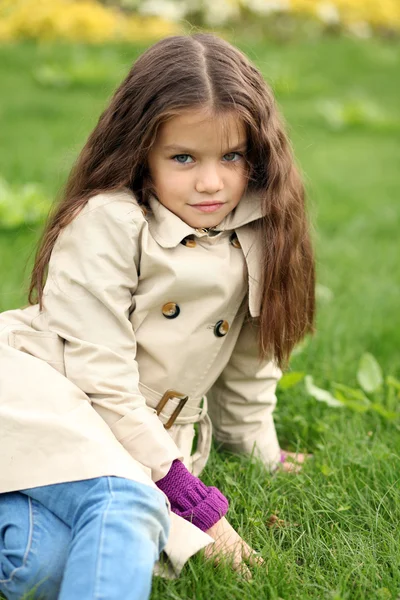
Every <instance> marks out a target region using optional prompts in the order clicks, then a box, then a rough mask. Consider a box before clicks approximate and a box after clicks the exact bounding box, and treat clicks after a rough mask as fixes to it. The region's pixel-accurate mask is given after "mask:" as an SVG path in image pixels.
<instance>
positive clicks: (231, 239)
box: [229, 232, 242, 248]
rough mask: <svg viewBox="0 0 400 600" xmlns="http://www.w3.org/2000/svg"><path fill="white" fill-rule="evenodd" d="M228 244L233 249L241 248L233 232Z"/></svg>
mask: <svg viewBox="0 0 400 600" xmlns="http://www.w3.org/2000/svg"><path fill="white" fill-rule="evenodd" d="M229 241H230V243H231V244H232V246H234V247H235V248H241V247H242V246H241V245H240V242H239V240H238V237H237V235H236V233H235V232H233V233H232V234H231V236H230V238H229Z"/></svg>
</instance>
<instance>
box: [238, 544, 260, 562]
mask: <svg viewBox="0 0 400 600" xmlns="http://www.w3.org/2000/svg"><path fill="white" fill-rule="evenodd" d="M242 556H243V558H245V559H246V560H248V561H249V564H250V566H251V567H261V566H263V565H265V561H264V559H263V558H262V556H260V555H259V554H258V552H256V550H253V548H251V547H250V546H249V545H248V544H246V543H245V544H244V546H243V549H242Z"/></svg>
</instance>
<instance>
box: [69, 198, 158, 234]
mask: <svg viewBox="0 0 400 600" xmlns="http://www.w3.org/2000/svg"><path fill="white" fill-rule="evenodd" d="M85 217H86V218H90V217H93V219H94V220H96V221H99V220H100V221H101V220H107V222H108V223H110V224H111V223H112V222H118V221H119V222H123V223H126V224H128V225H129V224H133V225H135V226H136V227H137V228H139V227H141V226H142V225H143V224H144V223H145V222H146V219H145V215H144V211H143V209H142V207H141V206H140V204H139V203H138V201H137V198H136V196H135V195H134V194H133V193H132V192H131V191H130V190H129V189H128V188H123V189H121V190H116V191H106V192H101V193H99V194H96V195H94V196H92V197H91V198H89V200H88V201H87V203H86V204H85V205H84V207H83V208H82V210H81V211H80V212H79V214H78V215H77V216H76V217H75V219H74V220H76V219H82V218H85Z"/></svg>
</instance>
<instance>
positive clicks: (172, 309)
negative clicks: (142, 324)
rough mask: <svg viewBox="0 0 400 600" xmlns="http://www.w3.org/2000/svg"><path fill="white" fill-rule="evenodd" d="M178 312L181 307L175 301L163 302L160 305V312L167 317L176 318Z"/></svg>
mask: <svg viewBox="0 0 400 600" xmlns="http://www.w3.org/2000/svg"><path fill="white" fill-rule="evenodd" d="M180 312H181V309H180V308H179V306H178V305H177V304H175V302H167V304H164V306H163V307H162V314H163V315H164V317H166V318H167V319H176V317H177V316H178V315H179V313H180Z"/></svg>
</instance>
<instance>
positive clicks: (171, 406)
mask: <svg viewBox="0 0 400 600" xmlns="http://www.w3.org/2000/svg"><path fill="white" fill-rule="evenodd" d="M139 389H140V392H141V393H142V395H143V396H144V397H145V399H146V404H147V405H148V406H150V407H151V408H154V409H155V410H157V414H158V418H159V419H160V421H161V422H162V423H163V424H164V425H166V426H167V427H166V428H167V429H169V427H171V426H172V425H174V424H175V425H185V424H187V423H198V422H199V421H201V420H203V418H204V416H205V415H206V414H207V412H208V403H207V397H206V396H200V397H199V398H196V399H194V398H189V397H188V396H186V395H185V394H183V393H181V392H179V391H178V390H166V392H164V394H160V393H159V392H156V391H155V390H152V389H151V388H149V387H147V385H144V384H143V383H140V382H139ZM174 392H175V393H174Z"/></svg>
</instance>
